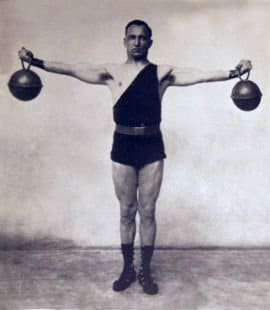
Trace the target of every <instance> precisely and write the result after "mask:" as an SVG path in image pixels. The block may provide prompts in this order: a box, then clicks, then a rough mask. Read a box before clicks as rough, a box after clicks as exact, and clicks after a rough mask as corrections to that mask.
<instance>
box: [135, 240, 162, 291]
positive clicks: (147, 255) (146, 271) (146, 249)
mask: <svg viewBox="0 0 270 310" xmlns="http://www.w3.org/2000/svg"><path fill="white" fill-rule="evenodd" d="M153 252H154V247H153V246H143V247H142V248H141V256H142V263H141V268H140V271H139V275H138V281H139V283H140V285H141V286H142V288H143V291H144V293H146V294H149V295H155V294H157V293H158V286H157V284H156V283H155V282H154V280H153V278H152V277H151V268H150V263H151V259H152V256H153Z"/></svg>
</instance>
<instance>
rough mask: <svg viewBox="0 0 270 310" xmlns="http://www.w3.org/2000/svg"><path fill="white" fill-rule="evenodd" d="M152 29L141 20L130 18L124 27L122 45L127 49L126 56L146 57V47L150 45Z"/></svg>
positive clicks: (134, 57) (136, 58)
mask: <svg viewBox="0 0 270 310" xmlns="http://www.w3.org/2000/svg"><path fill="white" fill-rule="evenodd" d="M151 37H152V30H151V28H150V27H149V26H148V24H147V23H146V22H144V21H142V20H138V19H135V20H132V21H131V22H129V23H128V24H127V25H126V27H125V38H124V45H125V47H126V49H127V54H128V58H133V59H135V60H138V59H146V58H147V54H148V49H149V48H150V47H151V45H152V39H151Z"/></svg>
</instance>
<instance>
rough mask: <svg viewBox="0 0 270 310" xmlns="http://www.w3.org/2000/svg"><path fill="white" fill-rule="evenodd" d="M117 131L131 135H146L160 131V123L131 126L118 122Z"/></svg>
mask: <svg viewBox="0 0 270 310" xmlns="http://www.w3.org/2000/svg"><path fill="white" fill-rule="evenodd" d="M115 131H116V132H118V133H121V134H124V135H131V136H144V135H154V134H157V133H159V132H160V127H159V125H153V126H140V127H129V126H122V125H118V124H116V126H115Z"/></svg>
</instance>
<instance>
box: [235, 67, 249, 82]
mask: <svg viewBox="0 0 270 310" xmlns="http://www.w3.org/2000/svg"><path fill="white" fill-rule="evenodd" d="M236 69H237V72H238V76H239V79H240V80H241V81H246V80H248V78H249V74H250V70H248V71H247V76H246V78H245V79H243V78H242V75H241V74H240V68H239V67H237V68H236Z"/></svg>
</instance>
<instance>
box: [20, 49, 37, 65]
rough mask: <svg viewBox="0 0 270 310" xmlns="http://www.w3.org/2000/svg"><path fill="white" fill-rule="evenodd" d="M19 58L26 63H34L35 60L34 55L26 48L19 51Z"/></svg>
mask: <svg viewBox="0 0 270 310" xmlns="http://www.w3.org/2000/svg"><path fill="white" fill-rule="evenodd" d="M18 56H19V58H20V59H21V60H23V61H26V62H28V63H30V62H31V61H32V59H33V58H34V55H33V53H32V52H31V51H29V50H27V49H26V48H24V47H22V48H21V49H20V50H19V51H18Z"/></svg>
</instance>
